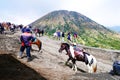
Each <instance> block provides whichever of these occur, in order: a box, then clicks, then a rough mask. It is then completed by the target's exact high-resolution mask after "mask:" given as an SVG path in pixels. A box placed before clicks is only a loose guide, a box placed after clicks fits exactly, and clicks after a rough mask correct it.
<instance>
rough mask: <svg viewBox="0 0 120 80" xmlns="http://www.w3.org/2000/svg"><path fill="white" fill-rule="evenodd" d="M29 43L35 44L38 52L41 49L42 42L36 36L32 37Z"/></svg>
mask: <svg viewBox="0 0 120 80" xmlns="http://www.w3.org/2000/svg"><path fill="white" fill-rule="evenodd" d="M31 44H35V45H37V46H38V49H39V50H38V52H39V51H40V50H41V48H42V42H41V41H40V40H39V39H38V38H34V40H32V41H31Z"/></svg>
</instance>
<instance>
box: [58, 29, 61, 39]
mask: <svg viewBox="0 0 120 80" xmlns="http://www.w3.org/2000/svg"><path fill="white" fill-rule="evenodd" d="M57 35H58V36H57V37H58V39H59V40H60V36H61V33H60V30H58V31H57Z"/></svg>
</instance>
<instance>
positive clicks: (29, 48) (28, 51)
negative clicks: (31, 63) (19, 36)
mask: <svg viewBox="0 0 120 80" xmlns="http://www.w3.org/2000/svg"><path fill="white" fill-rule="evenodd" d="M25 49H26V55H27V58H30V57H31V54H30V50H31V46H21V47H20V52H22V53H23V52H24V50H25Z"/></svg>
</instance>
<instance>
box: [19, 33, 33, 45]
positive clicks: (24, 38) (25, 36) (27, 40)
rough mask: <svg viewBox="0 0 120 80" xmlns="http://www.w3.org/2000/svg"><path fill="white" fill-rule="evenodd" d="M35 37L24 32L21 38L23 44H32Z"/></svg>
mask: <svg viewBox="0 0 120 80" xmlns="http://www.w3.org/2000/svg"><path fill="white" fill-rule="evenodd" d="M33 39H34V37H33V36H32V34H31V33H27V32H24V33H22V35H21V37H20V40H21V42H22V46H31V41H32V40H33Z"/></svg>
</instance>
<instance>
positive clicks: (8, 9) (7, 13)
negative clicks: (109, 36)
mask: <svg viewBox="0 0 120 80" xmlns="http://www.w3.org/2000/svg"><path fill="white" fill-rule="evenodd" d="M56 10H68V11H76V12H78V13H81V14H83V15H85V16H87V17H88V18H90V19H92V20H93V21H95V22H97V23H99V24H101V25H103V26H105V27H112V26H120V0H0V22H11V23H15V24H23V25H28V24H30V23H32V22H34V21H35V20H37V19H39V18H41V17H42V16H44V15H46V14H48V13H50V12H52V11H56Z"/></svg>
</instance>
